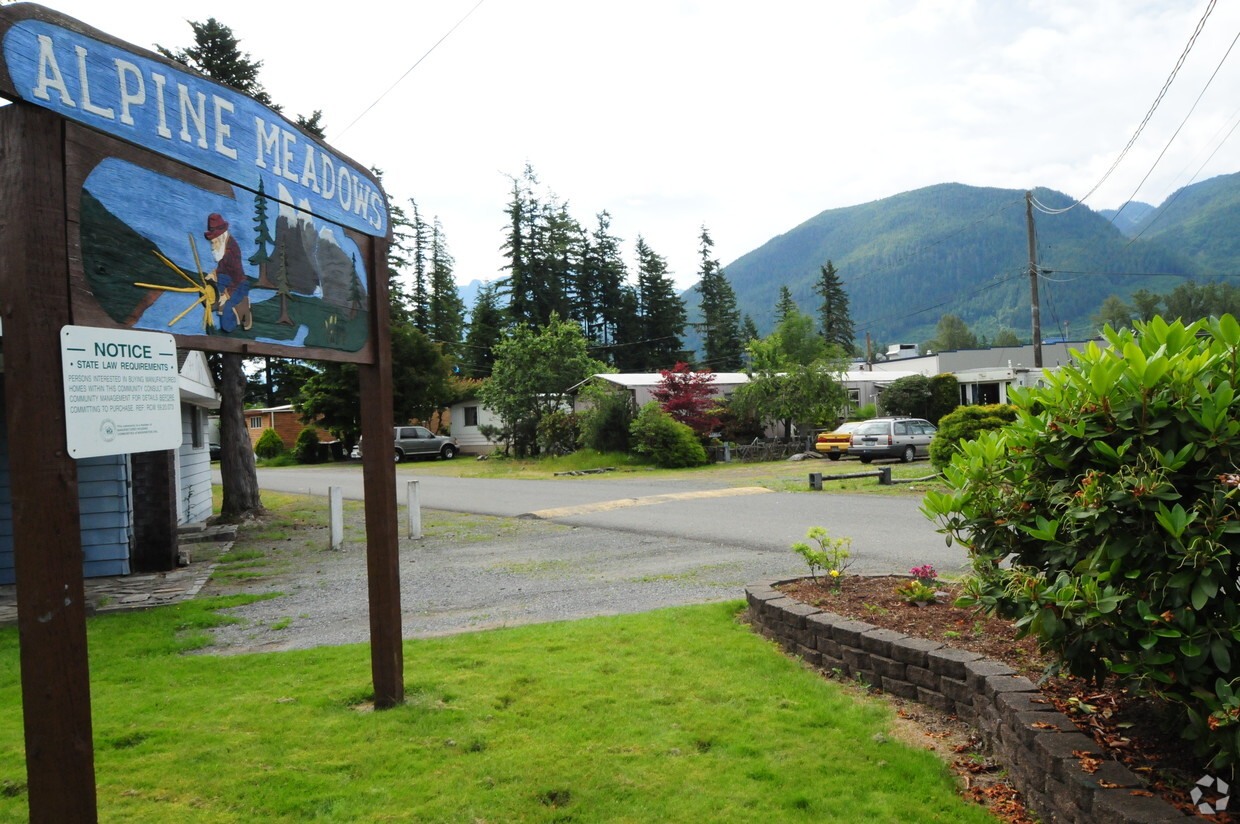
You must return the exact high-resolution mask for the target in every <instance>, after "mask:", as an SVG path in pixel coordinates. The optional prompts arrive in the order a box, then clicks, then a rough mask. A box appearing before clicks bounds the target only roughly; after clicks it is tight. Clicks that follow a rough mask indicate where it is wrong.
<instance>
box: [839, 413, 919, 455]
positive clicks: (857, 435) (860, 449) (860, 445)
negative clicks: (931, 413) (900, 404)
mask: <svg viewBox="0 0 1240 824" xmlns="http://www.w3.org/2000/svg"><path fill="white" fill-rule="evenodd" d="M936 431H937V430H936V429H935V427H934V424H932V423H930V421H926V420H922V419H921V418H870V419H869V420H868V421H862V423H861V425H860V426H858V427H857V428H856V429H854V430H853V431H852V442H851V443H850V444H849V446H848V454H849V455H856V456H857V457H859V458H861V462H862V463H869V462H870V461H872V460H874V459H875V458H899V459H900V460H902V461H904V462H905V463H912V461H913V459H914V458H917V457H919V456H921V457H924V456H926V455H929V454H930V441H932V440H934V433H935V432H936Z"/></svg>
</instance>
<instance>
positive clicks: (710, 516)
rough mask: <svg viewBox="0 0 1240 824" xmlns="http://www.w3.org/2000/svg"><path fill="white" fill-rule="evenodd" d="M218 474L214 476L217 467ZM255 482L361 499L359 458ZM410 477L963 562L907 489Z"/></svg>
mask: <svg viewBox="0 0 1240 824" xmlns="http://www.w3.org/2000/svg"><path fill="white" fill-rule="evenodd" d="M216 473H217V481H218V469H217V470H216ZM258 478H259V485H260V486H261V487H262V488H264V489H270V490H275V491H281V492H300V493H307V494H312V495H326V494H327V489H328V488H329V487H331V486H339V487H341V488H342V490H343V493H344V495H345V497H346V498H352V499H358V500H360V499H362V498H363V494H362V493H363V490H362V474H361V469H360V467H358V466H343V467H342V466H334V465H333V466H322V467H299V468H285V469H261V470H259V473H258ZM415 478H416V479H417V480H418V482H419V483H418V493H419V497H420V500H421V503H422V506H423V507H425V508H429V509H441V510H448V511H456V512H470V513H476V514H481V515H496V516H507V517H515V516H523V515H524V516H531V515H534V516H536V517H542V518H544V519H546V520H551V521H554V522H557V523H563V524H568V525H573V526H584V527H593V528H597V529H604V530H608V531H611V532H620V533H632V534H636V535H639V536H643V537H663V538H668V539H677V540H693V541H698V542H705V543H708V544H715V545H719V546H727V547H730V548H749V549H751V550H753V551H755V552H763V553H771V552H786V551H787V550H788V548H789V546H790V545H791V544H792V543H793V542H794V541H799V540H802V539H803V538H804V536H805V532H806V530H807V529H809V527H811V526H823V527H826V528H827V530H828V531H829V532H830V534H832V535H833V536H848V537H851V538H852V540H853V549H852V554H853V565H852V568H851V571H853V572H906V571H907V570H908V569H909V568H910V567H913V566H920V565H921V564H927V563H928V564H932V565H934V566H935V567H936V568H937V569H939V570H940V571H941V572H948V571H954V570H958V569H962V568H963V567H964V565H965V564H966V557H965V554H964V551H963V550H962V549H960V548H959V547H948V546H946V544H945V542H944V540H943V537H942V536H941V535H939V534H938V533H936V532H935V531H934V528H933V525H932V524H931V523H930V522H929V521H927V520H926V519H925V517H924V516H923V515H922V514H921V513H920V511H919V506H920V502H919V500H918V499H917V498H916V497H914V496H908V497H903V496H901V497H895V496H886V495H850V494H840V493H808V492H807V493H791V492H769V491H766V490H759V489H741V490H738V489H730V490H729V489H728V488H727V487H726V486H724V485H723V484H715V483H711V482H709V481H701V480H698V479H693V480H666V479H658V480H642V479H639V478H634V477H633V476H631V475H626V476H618V477H617V476H583V477H571V478H563V479H556V480H548V481H514V480H496V479H481V478H446V477H439V476H430V477H420V478H417V477H416V475H415V472H414V471H412V469H411V468H409V467H400V468H398V469H397V491H398V496H399V498H400V500H401V502H402V503H403V499H404V497H405V487H406V484H405V482H406V481H408V480H413V479H415Z"/></svg>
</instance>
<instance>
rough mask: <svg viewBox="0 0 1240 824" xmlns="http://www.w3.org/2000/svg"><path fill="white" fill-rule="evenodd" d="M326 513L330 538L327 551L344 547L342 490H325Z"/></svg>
mask: <svg viewBox="0 0 1240 824" xmlns="http://www.w3.org/2000/svg"><path fill="white" fill-rule="evenodd" d="M327 511H328V516H327V517H328V522H329V525H330V529H329V530H328V531H329V533H330V535H331V538H330V542H329V544H328V549H340V548H341V547H343V546H344V490H343V489H341V488H340V487H338V486H331V487H328V488H327Z"/></svg>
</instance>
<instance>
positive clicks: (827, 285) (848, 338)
mask: <svg viewBox="0 0 1240 824" xmlns="http://www.w3.org/2000/svg"><path fill="white" fill-rule="evenodd" d="M820 268H821V275H820V277H819V279H818V282H817V283H816V284H815V285H814V291H815V292H816V293H818V294H819V295H821V296H822V305H821V306H820V307H819V309H818V317H819V319H820V321H821V323H822V330H821V331H822V336H823V338H825V339H826V341H827V343H832V344H835V345H836V346H838V347H840V348H841V349H842V350H843V351H844V352H845V353H847V354H850V355H851V354H852V353H853V351H854V350H855V349H856V332H854V331H853V322H852V316H851V315H849V313H848V292H846V291H844V284H843V283H842V282H841V281H840V276H839V272H838V271H837V270H836V268H835V264H833V263H832V262H831V261H830V260H828V261H827V265H826V266H823V267H820Z"/></svg>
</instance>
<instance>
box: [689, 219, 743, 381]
mask: <svg viewBox="0 0 1240 824" xmlns="http://www.w3.org/2000/svg"><path fill="white" fill-rule="evenodd" d="M698 240H699V243H700V253H701V257H702V263H701V268H700V269H699V270H698V283H697V285H696V286H695V287H694V288H695V289H696V290H697V292H698V294H700V295H701V296H702V301H701V312H702V321H701V322H700V323H695V324H694V327H695V328H696V329H697V330H698V331H699V332H701V334H702V353H703V361H704V363H703V365H705V366H707V367H708V368H710V369H713V370H715V371H723V372H729V371H734V370H737V369H740V368H741V358H742V355H743V354H744V343H743V342H742V341H741V328H740V311H739V310H738V309H737V308H736V292H734V291H733V290H732V284H730V283H728V278H727V275H725V274H724V273H723V270H722V269H720V268H719V261H718V260H716V259H715V258H714V257H713V254H712V253H713V251H714V247H715V242H714V241H713V240H712V239H711V237H710V233H709V232H707V231H706V227H705V226H703V227H702V234H701V235H700V236H699V238H698Z"/></svg>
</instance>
